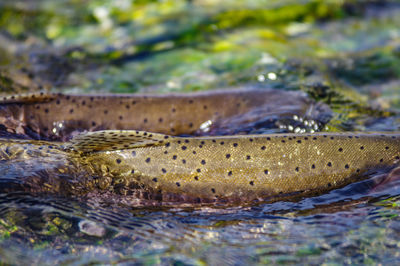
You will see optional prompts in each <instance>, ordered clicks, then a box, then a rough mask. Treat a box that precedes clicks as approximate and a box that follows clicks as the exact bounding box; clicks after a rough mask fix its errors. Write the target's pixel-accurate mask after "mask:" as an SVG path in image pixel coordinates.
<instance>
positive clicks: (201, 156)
mask: <svg viewBox="0 0 400 266" xmlns="http://www.w3.org/2000/svg"><path fill="white" fill-rule="evenodd" d="M67 147H68V149H71V151H73V152H77V153H79V154H80V158H81V160H83V161H85V164H86V165H89V166H90V168H91V169H92V171H93V172H95V173H97V174H98V175H99V176H105V175H106V176H108V177H110V178H111V179H113V180H120V182H122V183H124V184H128V183H132V182H133V183H135V184H137V185H138V186H140V187H143V188H147V189H151V190H152V191H158V192H163V193H172V194H176V195H185V196H187V197H191V198H199V199H203V198H207V199H217V198H222V199H237V200H254V199H263V198H267V197H274V196H279V195H288V194H289V195H290V194H296V193H304V192H323V191H327V190H331V189H334V188H338V187H341V186H344V185H346V184H349V183H351V182H354V181H356V180H358V179H360V178H362V177H363V175H364V176H366V175H365V174H366V173H367V172H368V171H371V170H376V169H382V168H389V167H393V166H394V165H396V164H397V163H398V162H399V159H400V157H399V156H400V134H399V133H395V134H386V133H385V134H380V133H374V134H368V133H316V134H309V135H304V134H286V135H282V134H273V135H269V134H268V135H247V136H222V137H194V138H181V137H171V136H167V135H162V134H154V133H148V132H140V131H99V132H92V133H87V134H85V135H80V136H77V137H76V138H74V139H73V140H72V141H71V143H69V144H68V145H67ZM121 180H122V181H121Z"/></svg>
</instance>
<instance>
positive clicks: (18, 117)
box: [0, 89, 331, 141]
mask: <svg viewBox="0 0 400 266" xmlns="http://www.w3.org/2000/svg"><path fill="white" fill-rule="evenodd" d="M330 114H331V111H330V109H329V107H328V106H327V105H325V104H323V103H316V102H315V101H313V100H311V99H310V98H308V97H307V95H306V94H305V93H303V92H299V91H282V90H266V89H233V90H232V89H229V90H217V91H209V92H196V93H175V94H167V95H157V94H118V95H115V94H104V95H81V94H79V95H65V94H56V93H43V92H42V93H33V94H21V95H11V96H4V97H0V124H3V125H4V126H5V127H6V128H7V130H9V131H11V132H16V133H20V134H24V135H29V136H31V138H33V139H44V140H63V141H65V140H68V139H69V138H70V137H71V136H73V135H75V134H76V133H77V132H82V131H98V130H105V129H118V130H120V129H134V130H144V131H151V132H158V133H163V134H169V135H182V134H185V135H203V133H206V134H207V135H209V134H216V135H220V134H236V133H237V132H238V131H240V130H243V129H245V128H255V127H257V124H260V123H261V124H263V123H264V124H265V123H266V124H268V123H270V124H274V123H275V122H276V121H277V120H284V119H289V118H292V117H293V115H297V116H299V117H305V118H308V119H310V120H317V121H320V120H326V118H327V117H329V115H330ZM265 120H268V121H265ZM270 120H271V121H272V122H271V121H270ZM321 122H322V123H323V122H324V121H321ZM261 126H265V125H261ZM273 127H274V128H276V127H277V126H276V125H275V124H274V125H273Z"/></svg>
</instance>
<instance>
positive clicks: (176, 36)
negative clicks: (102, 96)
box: [0, 0, 400, 130]
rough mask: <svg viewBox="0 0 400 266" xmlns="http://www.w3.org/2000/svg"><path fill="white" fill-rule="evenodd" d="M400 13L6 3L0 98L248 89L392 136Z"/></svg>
mask: <svg viewBox="0 0 400 266" xmlns="http://www.w3.org/2000/svg"><path fill="white" fill-rule="evenodd" d="M399 14H400V13H399V2H398V1H361V0H360V1H357V0H328V1H322V0H302V1H294V0H279V1H278V0H261V1H255V0H247V1H234V0H224V1H222V0H220V1H219V0H214V1H211V0H186V1H184V0H175V1H169V0H162V1H161V0H160V1H145V0H139V1H134V0H115V1H105V0H93V1H84V0H79V1H78V0H59V1H50V0H35V1H20V0H16V1H9V0H3V1H1V3H0V89H1V90H2V91H3V92H7V93H12V92H21V91H28V90H29V91H31V90H41V89H49V90H56V91H60V90H61V91H64V92H93V91H97V92H137V91H140V92H170V91H196V90H209V89H216V88H224V87H232V86H233V87H246V86H249V85H253V86H254V85H256V86H259V87H265V88H278V89H285V90H303V91H306V92H308V93H309V95H310V96H311V97H313V98H315V99H317V100H323V101H325V102H327V103H328V104H329V105H330V106H331V107H332V108H333V109H334V111H335V112H336V117H335V118H334V119H333V120H332V121H331V125H330V129H331V130H336V129H337V130H366V129H369V130H397V129H398V127H397V126H395V124H396V125H397V124H399V123H398V122H399V120H398V117H397V115H394V113H393V112H396V114H397V111H399V108H400V96H399V93H398V91H399V89H400V85H399V84H400V82H399V77H400V27H399V25H400V15H399ZM371 115H372V117H373V118H371ZM387 117H391V118H390V119H386V118H387Z"/></svg>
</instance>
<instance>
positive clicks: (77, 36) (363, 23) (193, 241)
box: [0, 0, 400, 265]
mask: <svg viewBox="0 0 400 266" xmlns="http://www.w3.org/2000/svg"><path fill="white" fill-rule="evenodd" d="M328 2H329V3H328ZM399 18H400V5H399V2H398V1H379V3H378V2H375V1H326V2H325V1H290V0H285V1H205V0H202V1H200V0H199V1H183V0H182V1H123V0H120V1H113V3H112V4H111V3H109V2H108V1H102V0H100V1H94V2H90V3H86V2H85V3H81V2H79V1H72V0H63V1H57V2H54V1H47V0H41V1H2V2H1V3H0V29H1V31H0V65H1V67H0V88H1V90H2V91H3V92H4V93H8V94H9V93H14V92H21V91H27V90H40V89H51V90H53V91H63V92H135V91H140V92H171V91H195V90H209V89H215V88H220V87H226V86H236V87H237V86H241V87H246V86H259V87H261V88H264V87H265V88H276V89H284V90H302V91H305V92H307V93H308V95H309V96H310V97H312V98H314V99H316V100H320V101H323V102H325V103H326V104H328V105H329V107H330V108H331V109H332V110H333V117H332V118H331V120H330V121H329V122H328V123H327V124H326V127H324V128H321V129H326V130H328V131H346V130H354V131H356V130H358V131H375V130H380V131H398V130H399V125H400V123H399V122H400V114H399V110H400V109H399V108H400V105H399V102H400V101H399V99H400V98H399V95H400V94H399V89H400V87H399V84H400V82H399V80H400V54H399V47H400V46H399V44H400V31H399V29H400V27H399V26H400V21H399ZM290 123H292V124H293V125H296V123H298V121H297V122H296V121H290ZM285 125H286V126H287V123H286V121H285ZM232 126H235V125H234V124H233V125H232ZM254 127H255V128H257V130H256V131H257V132H259V133H265V132H268V133H272V132H282V131H285V130H289V129H288V128H286V129H285V128H279V125H278V124H276V127H275V128H271V124H268V127H264V128H263V121H262V120H260V122H259V123H258V124H254ZM250 131H251V129H250ZM38 167H39V166H38ZM385 174H388V173H387V172H386V173H372V174H370V175H369V176H368V178H367V179H366V180H364V181H361V182H358V183H354V184H351V185H349V186H347V187H344V188H341V189H337V190H334V191H331V192H330V193H327V194H324V195H315V196H313V197H307V198H292V199H289V200H283V201H278V202H272V203H271V202H264V203H258V204H242V205H239V206H238V205H233V206H232V205H218V206H215V205H206V206H197V205H177V206H164V207H163V206H153V207H152V206H130V205H129V204H126V203H124V202H118V201H114V202H110V201H107V200H102V198H101V197H98V196H93V197H89V198H85V199H82V198H80V197H61V196H59V195H54V194H53V195H52V194H34V193H33V194H29V193H23V192H18V191H15V192H2V193H0V259H1V262H4V263H10V264H36V265H38V264H39V265H44V264H56V263H63V264H72V265H81V264H97V263H120V264H126V265H129V264H133V263H137V264H176V265H186V264H188V265H203V264H212V265H239V264H267V263H272V264H322V263H324V264H378V263H380V264H384V265H394V264H398V263H399V261H400V259H399V256H400V252H399V247H400V244H399V243H400V242H399V239H400V235H399V232H400V219H399V214H400V209H399V206H400V189H399V188H400V187H399V186H400V181H399V180H398V178H396V177H397V176H398V173H397V172H396V171H394V174H393V177H392V179H391V180H389V181H387V180H386V181H385V179H384V177H383V176H382V175H385ZM1 178H2V181H1V183H0V185H1V186H2V188H4V187H5V186H6V185H7V184H9V182H8V181H7V176H2V177H1Z"/></svg>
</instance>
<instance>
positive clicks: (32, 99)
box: [0, 92, 57, 104]
mask: <svg viewBox="0 0 400 266" xmlns="http://www.w3.org/2000/svg"><path fill="white" fill-rule="evenodd" d="M56 97H57V94H54V93H49V92H33V93H22V94H15V95H4V96H0V104H7V103H38V102H48V101H51V100H53V99H55V98H56Z"/></svg>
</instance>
